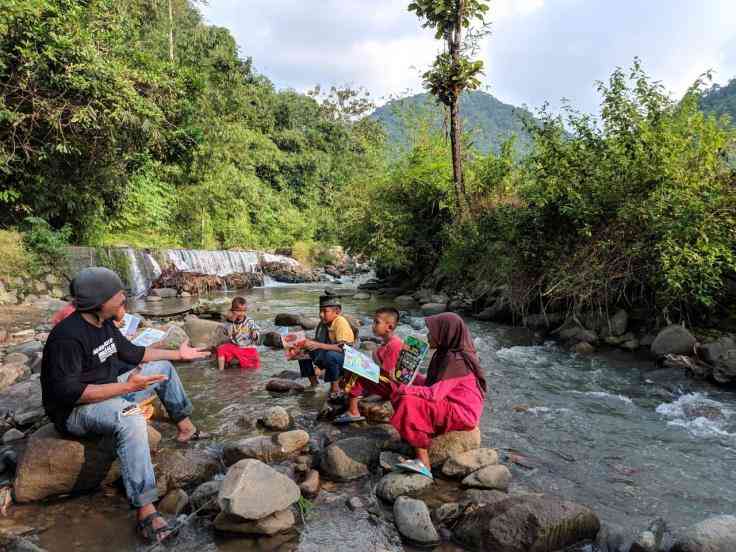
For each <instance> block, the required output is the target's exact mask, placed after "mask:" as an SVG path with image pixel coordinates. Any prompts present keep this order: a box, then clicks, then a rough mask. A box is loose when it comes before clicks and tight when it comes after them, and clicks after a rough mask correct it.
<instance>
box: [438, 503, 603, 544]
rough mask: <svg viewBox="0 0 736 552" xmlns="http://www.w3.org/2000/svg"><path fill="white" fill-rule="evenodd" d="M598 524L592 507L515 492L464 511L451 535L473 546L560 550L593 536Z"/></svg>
mask: <svg viewBox="0 0 736 552" xmlns="http://www.w3.org/2000/svg"><path fill="white" fill-rule="evenodd" d="M599 528H600V521H599V520H598V517H597V516H596V515H595V513H593V512H592V511H591V510H589V509H588V508H586V507H584V506H580V505H578V504H575V503H573V502H565V501H561V500H558V499H554V498H547V497H538V496H516V497H509V498H507V499H506V500H502V501H499V502H494V503H491V504H488V505H486V506H483V507H481V508H479V509H477V510H473V511H471V513H469V514H467V515H465V516H464V517H463V518H462V519H461V521H460V522H459V523H458V525H457V526H456V528H455V531H454V533H453V538H454V539H456V540H457V541H458V542H459V543H460V544H462V545H463V546H465V547H467V548H470V549H472V550H493V552H528V551H530V550H561V549H563V548H565V547H567V546H571V545H573V544H576V543H579V542H581V541H586V540H592V539H594V538H595V536H596V534H597V533H598V529H599Z"/></svg>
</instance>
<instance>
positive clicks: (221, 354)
mask: <svg viewBox="0 0 736 552" xmlns="http://www.w3.org/2000/svg"><path fill="white" fill-rule="evenodd" d="M217 358H224V359H225V363H228V362H230V361H231V360H232V359H234V358H237V359H238V363H239V364H240V367H241V368H260V367H261V357H260V355H259V354H258V351H257V350H256V348H255V347H245V348H244V347H238V346H237V345H235V343H223V344H222V345H220V346H219V347H218V348H217Z"/></svg>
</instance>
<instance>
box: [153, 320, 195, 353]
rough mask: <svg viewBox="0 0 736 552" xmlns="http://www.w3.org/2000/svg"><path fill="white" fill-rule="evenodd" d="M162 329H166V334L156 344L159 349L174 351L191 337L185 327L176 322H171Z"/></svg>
mask: <svg viewBox="0 0 736 552" xmlns="http://www.w3.org/2000/svg"><path fill="white" fill-rule="evenodd" d="M162 330H164V331H166V336H165V337H164V338H163V339H162V340H161V341H159V342H158V343H157V344H156V347H157V348H159V349H169V350H171V351H173V350H176V349H178V348H179V347H181V344H182V343H184V342H185V341H186V340H187V339H189V336H188V335H187V333H186V332H185V331H184V329H183V328H180V327H179V326H176V325H174V324H169V325H168V326H165V327H164V328H162Z"/></svg>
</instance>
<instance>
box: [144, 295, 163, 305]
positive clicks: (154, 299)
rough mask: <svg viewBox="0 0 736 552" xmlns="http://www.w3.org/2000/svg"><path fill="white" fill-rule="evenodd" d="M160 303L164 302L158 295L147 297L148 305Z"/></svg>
mask: <svg viewBox="0 0 736 552" xmlns="http://www.w3.org/2000/svg"><path fill="white" fill-rule="evenodd" d="M160 301H162V298H161V297H159V296H158V295H149V296H148V297H146V303H159V302H160Z"/></svg>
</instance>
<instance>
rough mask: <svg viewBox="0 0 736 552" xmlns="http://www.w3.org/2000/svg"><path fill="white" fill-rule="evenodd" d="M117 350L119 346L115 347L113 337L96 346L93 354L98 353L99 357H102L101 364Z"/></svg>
mask: <svg viewBox="0 0 736 552" xmlns="http://www.w3.org/2000/svg"><path fill="white" fill-rule="evenodd" d="M117 352H118V349H117V347H115V340H114V339H113V338H112V337H111V338H110V339H108V340H107V341H105V342H104V343H103V344H102V345H100V346H99V347H95V348H94V349H93V350H92V354H93V355H97V358H99V359H100V364H102V363H104V362H105V361H106V360H107V359H108V358H110V357H111V356H112V355H114V354H115V353H117Z"/></svg>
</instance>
